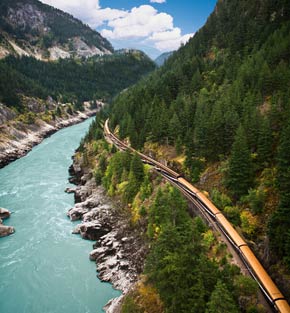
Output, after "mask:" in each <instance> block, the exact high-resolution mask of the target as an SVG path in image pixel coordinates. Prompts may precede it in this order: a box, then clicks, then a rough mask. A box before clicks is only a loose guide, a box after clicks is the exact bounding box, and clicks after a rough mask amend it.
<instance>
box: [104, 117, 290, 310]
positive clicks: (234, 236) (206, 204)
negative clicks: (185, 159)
mask: <svg viewBox="0 0 290 313" xmlns="http://www.w3.org/2000/svg"><path fill="white" fill-rule="evenodd" d="M104 135H105V137H106V138H108V139H109V140H110V141H111V142H112V143H113V144H114V145H116V146H117V147H118V148H119V149H120V150H123V151H124V150H129V151H131V152H132V153H137V154H138V155H139V156H140V158H141V160H142V161H143V162H144V163H147V164H150V165H152V166H153V167H154V168H155V169H156V170H157V171H158V172H161V174H162V175H163V176H165V177H167V178H168V179H169V180H171V181H173V182H174V184H175V185H177V186H178V187H179V188H180V189H182V190H183V192H184V193H186V194H188V195H190V196H191V197H193V198H194V199H195V200H196V201H197V202H198V203H199V204H200V207H202V208H203V209H204V210H205V211H206V213H207V214H208V215H209V216H210V217H211V218H212V219H213V220H214V221H215V222H216V224H217V226H218V227H219V229H220V230H221V232H223V234H224V235H225V236H226V237H227V238H228V240H229V241H230V242H231V243H232V245H233V246H234V248H235V249H236V250H237V251H238V253H239V255H240V257H241V259H242V260H243V262H244V264H245V265H246V267H247V269H248V271H249V273H250V274H251V275H252V276H253V278H254V279H255V280H256V281H257V283H258V285H259V287H260V289H261V290H262V292H263V293H264V294H265V296H266V297H267V299H268V301H269V302H270V303H271V304H272V305H273V307H274V308H275V309H276V311H277V312H280V313H290V306H289V304H288V302H287V300H286V299H285V297H284V296H283V294H282V293H281V291H280V290H279V289H278V287H277V286H276V284H275V283H274V282H273V280H272V279H271V277H270V276H269V274H268V273H267V272H266V271H265V269H264V267H263V266H262V264H261V263H260V262H259V260H258V259H257V258H256V256H255V255H254V253H253V252H252V250H251V249H250V247H249V246H248V244H247V243H246V242H245V240H244V239H243V238H242V237H241V236H240V234H239V233H238V232H237V231H236V230H235V228H234V227H233V226H232V225H231V223H230V222H229V221H228V220H227V218H226V217H225V216H224V215H223V213H222V212H221V211H220V210H219V209H218V208H217V207H216V206H215V205H214V204H213V203H212V202H211V201H210V200H209V199H208V198H207V197H206V196H205V194H204V193H203V192H201V191H200V190H199V189H197V188H196V187H194V186H193V185H192V184H190V183H189V182H188V181H187V180H186V179H185V178H184V177H182V175H180V174H179V173H177V172H175V171H174V170H172V169H170V168H168V167H167V166H166V165H164V164H162V163H160V162H158V161H156V160H154V159H153V158H151V157H148V156H146V155H145V154H143V153H141V152H139V151H136V150H135V149H133V148H132V147H130V146H128V145H126V144H125V143H124V142H123V141H122V140H120V139H119V138H118V137H117V136H115V135H114V134H113V133H111V131H110V128H109V119H107V120H106V121H105V123H104Z"/></svg>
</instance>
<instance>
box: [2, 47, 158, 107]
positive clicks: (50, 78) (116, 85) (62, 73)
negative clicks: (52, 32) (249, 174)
mask: <svg viewBox="0 0 290 313" xmlns="http://www.w3.org/2000/svg"><path fill="white" fill-rule="evenodd" d="M154 68H155V65H154V63H153V61H151V60H150V59H149V58H148V57H147V56H146V55H145V54H143V53H142V52H141V51H128V52H127V53H121V54H116V55H111V56H95V57H94V58H91V59H88V60H86V61H81V60H74V59H65V60H59V61H55V62H42V61H39V60H36V59H35V58H33V57H21V58H19V57H18V58H17V57H13V56H9V57H6V58H5V59H3V60H1V61H0V69H1V76H0V101H1V102H3V103H4V104H6V105H7V106H10V107H14V108H17V109H18V110H19V111H21V110H24V107H23V103H22V101H21V97H22V96H23V95H25V96H30V97H37V98H41V99H46V98H47V97H48V96H51V97H53V98H54V99H55V100H59V101H60V102H62V103H66V102H82V101H88V100H92V99H101V98H103V99H106V100H108V99H110V98H111V97H112V96H114V95H116V94H117V93H118V92H120V91H121V90H122V89H124V88H126V87H128V86H130V85H132V84H133V83H135V82H136V81H137V80H138V79H140V78H141V77H142V76H143V75H145V74H146V73H148V72H150V71H152V70H153V69H154Z"/></svg>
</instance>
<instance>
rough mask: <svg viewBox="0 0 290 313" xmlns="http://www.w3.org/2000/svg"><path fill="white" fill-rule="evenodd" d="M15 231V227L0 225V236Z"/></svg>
mask: <svg viewBox="0 0 290 313" xmlns="http://www.w3.org/2000/svg"><path fill="white" fill-rule="evenodd" d="M14 232H15V230H14V227H12V226H5V225H0V237H5V236H8V235H11V234H13V233H14Z"/></svg>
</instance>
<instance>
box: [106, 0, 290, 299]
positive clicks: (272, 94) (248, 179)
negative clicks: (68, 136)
mask: <svg viewBox="0 0 290 313" xmlns="http://www.w3.org/2000/svg"><path fill="white" fill-rule="evenodd" d="M289 99H290V2H289V1H287V0H278V1H276V0H258V1H251V0H244V1H239V0H219V1H218V2H217V5H216V7H215V10H214V12H213V13H212V14H211V15H210V17H209V18H208V20H207V22H206V24H205V26H204V27H203V28H201V29H200V30H199V31H198V32H197V33H196V34H195V36H194V37H193V38H191V39H190V40H189V42H188V43H187V44H186V45H185V46H183V47H181V48H180V49H179V50H178V51H177V52H175V53H174V54H173V56H171V57H170V58H169V59H168V61H167V62H166V63H165V64H164V66H162V67H161V68H159V69H158V70H156V71H155V72H153V73H152V74H151V75H149V76H148V77H147V78H145V79H143V80H142V81H141V82H139V83H138V84H137V85H135V86H133V87H132V88H130V89H128V90H127V91H126V92H124V93H122V94H120V95H119V96H118V97H117V98H116V100H115V101H114V103H113V105H112V107H111V117H110V122H111V126H112V128H114V127H115V126H119V127H118V128H116V129H118V130H119V136H120V137H121V138H126V139H129V140H130V142H131V144H132V146H133V147H136V148H138V149H143V150H145V152H146V151H147V152H148V150H152V149H153V148H154V147H156V146H159V147H161V148H160V149H159V150H158V149H157V148H155V151H150V152H151V154H150V155H154V152H155V155H160V159H162V160H164V159H165V158H166V157H165V155H162V154H161V152H162V151H172V148H173V147H174V148H175V154H173V153H171V154H170V153H169V152H168V153H167V155H169V156H168V157H167V162H168V163H169V164H171V165H172V166H174V167H175V168H176V169H177V171H181V172H183V173H184V175H185V176H186V177H188V178H189V179H191V180H192V181H194V182H196V183H198V184H199V186H200V188H202V189H204V190H207V192H208V193H209V195H210V197H211V199H212V200H213V202H214V203H215V204H216V205H217V206H218V207H219V208H220V209H221V210H222V211H223V212H224V214H225V215H226V216H227V217H228V218H229V219H230V220H231V221H232V223H233V224H234V225H236V226H237V227H238V228H239V229H240V231H241V232H242V234H243V236H244V237H245V238H247V239H248V240H249V241H250V242H252V245H253V248H254V250H255V251H256V252H257V254H258V256H259V257H260V258H261V259H262V260H263V263H264V265H265V266H266V267H267V268H268V270H269V271H270V273H272V274H273V276H274V278H275V279H276V281H278V282H279V286H280V288H281V289H282V291H283V292H284V293H285V295H286V296H287V297H288V299H290V292H289V280H287V275H289V272H290V248H289V247H290V240H289V238H290V231H289V229H290V209H289V208H290V193H289V181H290V171H289V168H290V159H289V153H290V151H289V144H288V143H289V136H290V133H289V131H290V128H289V125H290V102H289ZM287 138H288V139H287ZM152 147H153V148H152ZM149 148H150V149H149ZM170 155H173V156H172V157H170ZM278 268H279V270H278ZM288 277H289V276H288Z"/></svg>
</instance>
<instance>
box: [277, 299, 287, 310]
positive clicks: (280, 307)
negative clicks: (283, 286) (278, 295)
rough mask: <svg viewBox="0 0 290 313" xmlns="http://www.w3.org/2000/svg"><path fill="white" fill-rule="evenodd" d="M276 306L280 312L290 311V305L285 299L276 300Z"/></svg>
mask: <svg viewBox="0 0 290 313" xmlns="http://www.w3.org/2000/svg"><path fill="white" fill-rule="evenodd" d="M275 307H276V309H277V310H278V312H280V313H290V307H289V304H288V302H287V300H285V299H276V300H275Z"/></svg>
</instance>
